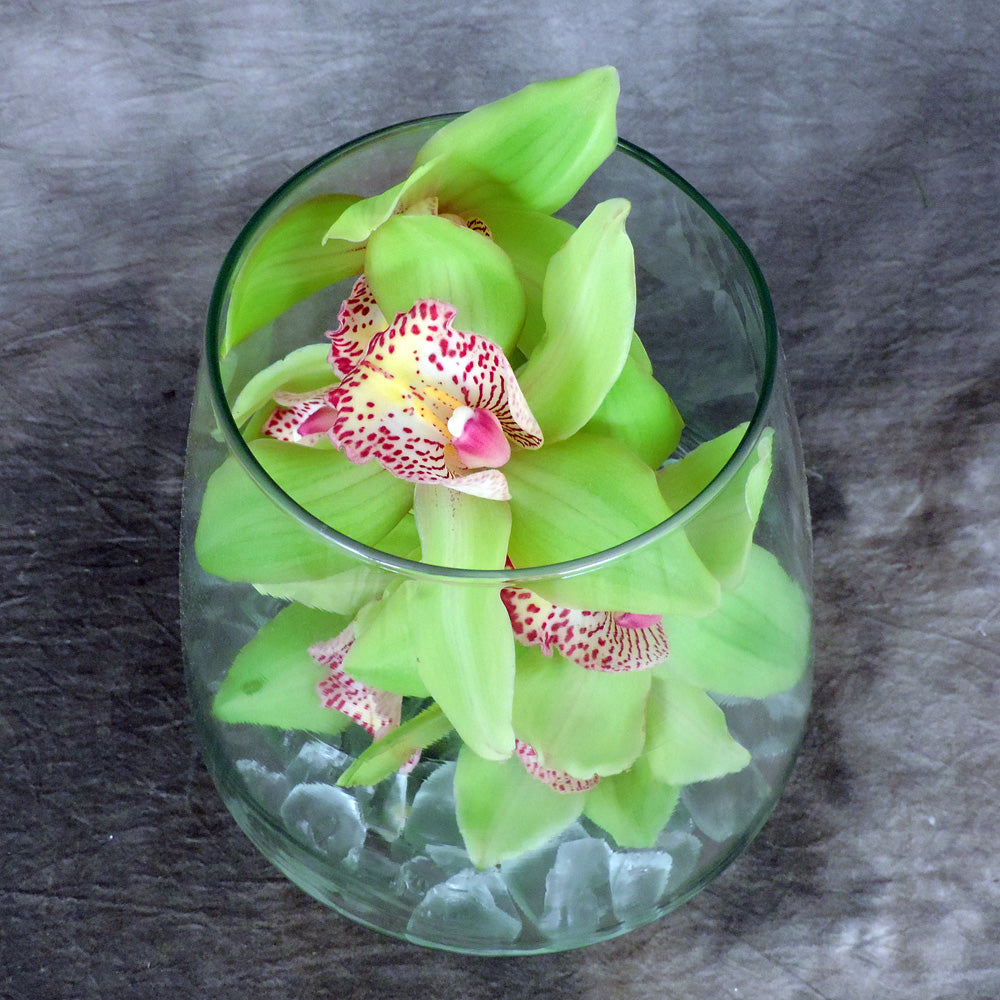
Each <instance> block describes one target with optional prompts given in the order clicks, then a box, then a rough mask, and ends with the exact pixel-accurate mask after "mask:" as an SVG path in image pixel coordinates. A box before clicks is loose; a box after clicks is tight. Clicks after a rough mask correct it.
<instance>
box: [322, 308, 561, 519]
mask: <svg viewBox="0 0 1000 1000" xmlns="http://www.w3.org/2000/svg"><path fill="white" fill-rule="evenodd" d="M453 317H454V310H453V309H452V308H451V306H449V305H447V304H445V303H441V302H436V301H434V300H422V301H420V302H417V303H416V304H415V305H414V306H413V308H412V309H410V311H409V312H408V313H405V314H400V315H398V316H397V317H396V320H395V321H394V323H393V324H392V326H390V327H389V329H387V330H385V331H384V332H382V333H380V334H379V335H378V336H376V337H375V338H374V339H373V340H372V342H371V344H370V345H369V347H368V353H367V355H366V357H365V359H364V360H363V361H362V362H361V364H360V365H359V366H358V368H357V369H356V370H355V371H354V372H353V373H352V374H351V375H350V376H349V377H348V378H346V379H344V381H343V382H341V384H340V385H339V386H338V387H337V388H336V389H335V390H334V391H333V392H332V393H331V397H330V402H331V404H332V405H333V406H334V407H335V408H336V410H337V413H338V416H337V420H336V422H335V424H334V427H333V437H334V439H335V441H336V443H337V446H338V447H339V448H341V449H342V450H343V452H344V453H345V454H346V455H347V457H348V458H349V459H350V460H351V461H352V462H356V463H358V464H362V463H365V462H368V461H369V460H371V459H373V458H374V459H375V460H376V461H378V462H379V463H380V464H381V465H383V466H384V467H385V468H386V469H388V470H389V471H390V472H392V474H393V475H394V476H398V477H399V478H400V479H405V480H407V481H410V482H415V483H421V482H422V483H442V484H444V485H447V486H449V487H451V488H453V489H457V490H462V491H464V492H469V493H475V494H476V495H479V496H487V497H491V498H496V499H504V498H505V497H506V496H507V484H506V480H505V478H504V476H503V474H502V473H500V472H497V471H496V470H485V471H482V472H473V473H471V474H465V473H466V472H467V470H466V469H464V467H462V466H461V463H460V462H459V460H458V456H457V454H456V453H455V450H454V448H453V447H451V442H450V437H451V435H450V434H449V432H448V428H447V421H448V419H449V418H450V417H451V415H452V414H453V413H454V411H455V410H456V409H457V408H458V407H460V406H468V407H471V408H473V409H478V408H482V409H486V410H489V411H490V412H491V413H493V415H494V416H495V417H496V418H497V420H498V421H499V422H500V425H501V427H502V428H503V430H504V433H505V434H506V435H507V437H508V438H510V439H511V441H513V442H515V443H517V444H520V445H522V446H523V447H526V448H537V447H538V446H539V445H540V444H541V434H540V431H539V428H538V425H537V423H536V422H535V420H534V418H533V417H532V415H531V411H530V410H528V408H527V404H526V403H525V400H524V397H523V395H522V393H521V391H520V388H519V387H518V384H517V380H516V378H515V377H514V373H513V370H512V369H511V367H510V363H509V362H508V361H507V359H506V358H505V357H504V355H503V352H502V351H501V350H500V349H499V347H497V345H496V344H493V343H491V342H490V341H488V340H485V339H484V338H482V337H478V336H476V335H475V334H470V333H464V332H462V331H458V330H454V329H452V327H451V321H452V319H453Z"/></svg>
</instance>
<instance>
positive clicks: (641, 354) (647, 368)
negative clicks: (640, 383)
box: [628, 331, 653, 375]
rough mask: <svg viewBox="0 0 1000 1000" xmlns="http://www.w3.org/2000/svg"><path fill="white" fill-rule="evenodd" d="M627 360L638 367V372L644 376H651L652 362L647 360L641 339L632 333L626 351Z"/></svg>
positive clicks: (646, 353) (647, 356)
mask: <svg viewBox="0 0 1000 1000" xmlns="http://www.w3.org/2000/svg"><path fill="white" fill-rule="evenodd" d="M628 356H629V359H630V360H631V361H633V362H635V364H637V365H638V366H639V370H640V371H641V372H643V373H644V374H646V375H652V374H653V362H652V361H650V360H649V354H648V352H647V351H646V345H645V344H643V342H642V338H641V337H640V336H639V334H637V333H635V332H634V331H633V333H632V343H631V344H629V349H628Z"/></svg>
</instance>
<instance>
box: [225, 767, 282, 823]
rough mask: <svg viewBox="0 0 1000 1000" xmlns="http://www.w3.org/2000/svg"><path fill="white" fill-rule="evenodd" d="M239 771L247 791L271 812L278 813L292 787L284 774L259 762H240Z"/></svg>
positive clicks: (237, 768)
mask: <svg viewBox="0 0 1000 1000" xmlns="http://www.w3.org/2000/svg"><path fill="white" fill-rule="evenodd" d="M236 770H237V771H239V773H240V777H241V778H242V779H243V782H244V784H245V785H246V787H247V791H248V792H249V793H250V794H251V795H252V796H253V797H254V798H255V799H256V800H257V801H258V802H259V803H260V804H261V805H262V806H263V807H264V808H265V809H267V810H268V811H269V812H272V813H277V812H278V811H279V810H280V809H281V803H282V802H284V801H285V797H286V796H287V795H288V789H289V788H290V787H291V786H290V784H289V781H288V778H287V777H286V776H285V775H284V774H279V773H278V772H277V771H272V770H271V769H270V768H267V767H264V765H263V764H261V762H260V761H259V760H247V759H243V760H238V761H237V762H236Z"/></svg>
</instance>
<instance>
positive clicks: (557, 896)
mask: <svg viewBox="0 0 1000 1000" xmlns="http://www.w3.org/2000/svg"><path fill="white" fill-rule="evenodd" d="M611 853H612V852H611V848H610V847H608V845H607V843H605V841H603V840H598V839H597V838H596V837H587V838H585V839H583V840H571V841H568V842H567V843H565V844H562V845H560V847H559V849H558V851H556V860H555V864H554V865H553V866H552V870H551V871H550V872H549V874H548V877H547V878H546V879H545V906H544V909H543V912H542V919H541V920H540V921H539V927H540V928H541V929H542V930H543V931H544V932H545V933H546V934H550V935H551V934H553V933H556V932H567V931H568V932H570V933H572V934H574V935H583V934H591V933H593V932H594V931H596V930H597V929H598V927H600V926H601V923H602V922H603V921H604V920H605V918H606V917H607V916H608V915H609V913H610V912H611V867H610V863H611Z"/></svg>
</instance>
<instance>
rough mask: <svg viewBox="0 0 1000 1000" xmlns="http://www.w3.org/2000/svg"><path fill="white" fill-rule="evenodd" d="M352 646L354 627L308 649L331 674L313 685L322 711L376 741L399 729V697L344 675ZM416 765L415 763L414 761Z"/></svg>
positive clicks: (400, 703)
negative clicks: (343, 719)
mask: <svg viewBox="0 0 1000 1000" xmlns="http://www.w3.org/2000/svg"><path fill="white" fill-rule="evenodd" d="M353 644H354V627H353V625H348V626H347V628H346V629H344V631H343V632H341V633H340V634H339V635H337V636H334V637H333V638H332V639H327V640H326V641H324V642H317V643H315V644H314V645H312V646H310V647H309V655H310V656H311V657H312V658H313V659H314V660H315V661H316V662H317V663H319V664H321V665H323V666H325V667H327V668H328V669H329V671H330V673H329V674H328V675H327V676H326V677H325V678H324V679H323V680H321V681H320V682H319V684H317V685H316V690H317V691H318V692H319V697H320V702H321V703H322V704H323V707H324V708H332V709H336V711H338V712H343V713H344V715H346V716H348V717H349V718H351V719H353V720H354V721H355V722H356V723H357V724H358V725H359V726H362V727H363V728H364V729H366V730H367V731H368V732H369V733H371V735H372V736H373V737H374V738H375V739H378V738H379V737H380V736H384V735H385V734H386V733H387V732H389V731H390V730H391V729H395V728H396V727H397V726H398V725H399V720H400V715H401V712H402V707H403V698H402V696H401V695H398V694H392V693H391V692H389V691H380V690H379V689H378V688H373V687H369V685H367V684H362V683H361V682H360V681H356V680H354V678H353V677H349V676H348V675H347V674H346V673H344V669H343V667H342V664H343V662H344V657H345V656H347V654H348V652H349V651H350V648H351V646H352V645H353ZM413 763H414V764H416V761H413Z"/></svg>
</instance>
